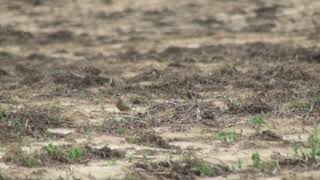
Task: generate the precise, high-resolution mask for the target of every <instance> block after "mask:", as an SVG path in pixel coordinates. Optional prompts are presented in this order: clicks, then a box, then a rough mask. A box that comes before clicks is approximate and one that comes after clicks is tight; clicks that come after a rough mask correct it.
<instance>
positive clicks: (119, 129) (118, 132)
mask: <svg viewBox="0 0 320 180" xmlns="http://www.w3.org/2000/svg"><path fill="white" fill-rule="evenodd" d="M125 133H126V129H125V128H117V129H116V134H119V135H124V134H125Z"/></svg>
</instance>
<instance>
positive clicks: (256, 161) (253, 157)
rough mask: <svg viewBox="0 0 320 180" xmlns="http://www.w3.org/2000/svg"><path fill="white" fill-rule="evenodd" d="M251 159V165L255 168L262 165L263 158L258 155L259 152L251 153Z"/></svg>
mask: <svg viewBox="0 0 320 180" xmlns="http://www.w3.org/2000/svg"><path fill="white" fill-rule="evenodd" d="M251 161H252V166H253V167H255V168H262V167H263V160H262V159H261V157H260V154H259V153H258V152H254V153H252V154H251Z"/></svg>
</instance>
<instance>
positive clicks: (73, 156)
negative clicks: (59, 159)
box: [68, 146, 85, 161]
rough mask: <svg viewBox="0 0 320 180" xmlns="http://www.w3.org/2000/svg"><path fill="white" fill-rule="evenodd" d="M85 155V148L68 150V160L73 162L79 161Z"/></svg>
mask: <svg viewBox="0 0 320 180" xmlns="http://www.w3.org/2000/svg"><path fill="white" fill-rule="evenodd" d="M84 155H85V150H84V148H83V147H75V146H74V147H71V148H70V149H69V150H68V158H69V160H71V161H79V160H80V159H81V158H83V157H84Z"/></svg>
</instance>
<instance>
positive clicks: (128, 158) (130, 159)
mask: <svg viewBox="0 0 320 180" xmlns="http://www.w3.org/2000/svg"><path fill="white" fill-rule="evenodd" d="M135 159H136V157H135V156H133V155H132V154H129V155H127V160H128V162H129V163H132V162H133V161H134V160H135Z"/></svg>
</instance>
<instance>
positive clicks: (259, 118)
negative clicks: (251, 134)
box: [250, 114, 265, 131]
mask: <svg viewBox="0 0 320 180" xmlns="http://www.w3.org/2000/svg"><path fill="white" fill-rule="evenodd" d="M250 123H251V125H252V126H253V127H254V128H255V129H256V130H257V131H260V129H261V127H262V125H263V124H265V120H264V116H263V115H262V114H256V115H254V116H252V117H251V118H250Z"/></svg>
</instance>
